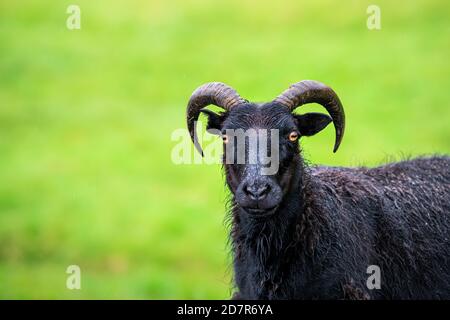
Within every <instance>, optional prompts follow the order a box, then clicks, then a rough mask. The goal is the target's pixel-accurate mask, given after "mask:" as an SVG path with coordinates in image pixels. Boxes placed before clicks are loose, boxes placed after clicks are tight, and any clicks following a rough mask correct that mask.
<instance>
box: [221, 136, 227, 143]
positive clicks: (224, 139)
mask: <svg viewBox="0 0 450 320" xmlns="http://www.w3.org/2000/svg"><path fill="white" fill-rule="evenodd" d="M222 140H223V143H228V136H227V135H226V134H223V135H222Z"/></svg>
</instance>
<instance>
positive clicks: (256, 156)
mask: <svg viewBox="0 0 450 320" xmlns="http://www.w3.org/2000/svg"><path fill="white" fill-rule="evenodd" d="M308 103H318V104H321V105H322V106H323V107H324V108H325V109H326V110H327V111H328V113H329V114H330V116H331V117H330V116H328V115H326V114H321V113H306V114H302V115H299V114H294V113H293V112H294V110H295V109H296V108H298V107H300V106H302V105H305V104H308ZM211 104H213V105H216V106H218V107H220V108H222V109H224V112H221V113H215V112H213V111H211V110H208V109H206V108H205V107H207V106H208V105H211ZM200 113H204V114H206V115H207V117H208V126H207V128H208V130H211V131H214V132H216V133H217V134H218V135H221V136H222V139H223V141H224V167H225V171H226V177H227V183H228V186H229V188H230V190H231V191H232V193H233V194H234V197H235V200H236V202H237V204H238V205H239V206H241V207H242V208H243V209H244V210H245V211H246V212H247V213H249V214H250V215H253V216H259V217H261V216H267V215H270V214H271V213H273V212H274V211H275V210H276V208H277V207H278V205H279V204H280V202H281V201H282V199H283V196H284V195H285V194H286V193H287V192H288V191H289V186H290V181H291V179H292V176H293V173H294V171H295V164H296V163H297V161H295V160H296V159H299V157H300V149H299V145H298V140H299V138H300V137H302V136H312V135H314V134H316V133H318V132H320V131H321V130H322V129H324V128H325V127H326V126H327V125H328V124H329V123H330V122H331V121H333V123H334V127H335V130H336V140H335V144H334V149H333V151H334V152H336V151H337V149H338V147H339V145H340V143H341V141H342V137H343V134H344V128H345V114H344V110H343V107H342V104H341V102H340V100H339V98H338V96H337V95H336V93H335V92H334V91H333V90H332V89H331V88H329V87H328V86H326V85H324V84H322V83H320V82H317V81H312V80H305V81H300V82H297V83H295V84H293V85H292V86H290V87H289V88H288V89H287V90H285V91H284V92H283V93H281V94H280V95H279V96H278V97H277V98H275V99H274V100H273V101H271V102H268V103H262V104H257V103H251V102H248V101H247V100H245V99H243V98H241V97H240V95H239V94H238V93H237V92H236V91H235V90H234V89H233V88H231V87H229V86H227V85H226V84H223V83H219V82H212V83H207V84H205V85H202V86H201V87H199V88H198V89H197V90H195V91H194V93H193V94H192V96H191V98H190V100H189V103H188V107H187V125H188V129H189V133H190V135H191V139H192V141H193V143H194V145H195V147H196V148H197V150H198V151H199V152H200V153H201V154H203V153H202V149H201V146H200V145H199V143H198V140H197V134H196V121H197V119H198V117H199V114H200ZM274 133H275V134H274ZM240 137H241V138H243V140H242V143H240V142H239V141H238V140H239V138H240ZM263 142H264V143H263ZM252 146H253V147H252ZM261 149H264V152H267V153H266V154H270V155H272V156H273V155H274V154H276V155H277V163H276V165H277V168H276V170H275V171H268V170H267V167H268V163H267V161H265V159H263V158H264V157H262V154H264V153H262V152H261ZM241 156H242V157H241ZM240 159H241V160H240Z"/></svg>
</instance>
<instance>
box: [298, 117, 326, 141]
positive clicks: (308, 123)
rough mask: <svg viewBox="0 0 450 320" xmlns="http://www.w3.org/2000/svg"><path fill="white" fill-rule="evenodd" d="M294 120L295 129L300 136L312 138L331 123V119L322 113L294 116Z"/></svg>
mask: <svg viewBox="0 0 450 320" xmlns="http://www.w3.org/2000/svg"><path fill="white" fill-rule="evenodd" d="M294 118H295V120H296V122H297V128H298V130H299V131H300V135H302V136H313V135H315V134H316V133H318V132H320V131H322V130H323V129H325V127H326V126H327V125H328V124H329V123H330V122H331V121H332V119H331V117H330V116H328V115H326V114H323V113H316V112H311V113H305V114H298V115H297V114H295V115H294Z"/></svg>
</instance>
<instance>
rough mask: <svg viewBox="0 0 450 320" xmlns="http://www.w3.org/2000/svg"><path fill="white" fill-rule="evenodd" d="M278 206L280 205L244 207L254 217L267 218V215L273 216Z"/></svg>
mask: <svg viewBox="0 0 450 320" xmlns="http://www.w3.org/2000/svg"><path fill="white" fill-rule="evenodd" d="M277 208H278V206H275V207H272V208H266V209H261V208H244V207H243V208H242V209H244V211H245V212H246V213H247V214H248V215H249V216H251V217H252V218H266V217H270V216H272V215H273V214H274V213H275V211H276V209H277Z"/></svg>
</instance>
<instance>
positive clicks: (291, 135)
mask: <svg viewBox="0 0 450 320" xmlns="http://www.w3.org/2000/svg"><path fill="white" fill-rule="evenodd" d="M297 139H298V133H297V131H292V132H291V133H289V141H292V142H294V141H297Z"/></svg>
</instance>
